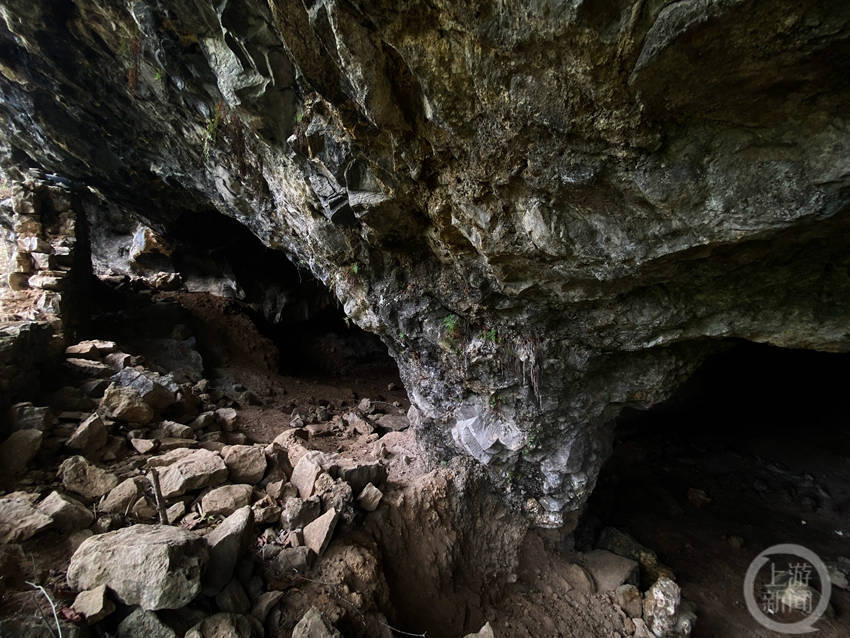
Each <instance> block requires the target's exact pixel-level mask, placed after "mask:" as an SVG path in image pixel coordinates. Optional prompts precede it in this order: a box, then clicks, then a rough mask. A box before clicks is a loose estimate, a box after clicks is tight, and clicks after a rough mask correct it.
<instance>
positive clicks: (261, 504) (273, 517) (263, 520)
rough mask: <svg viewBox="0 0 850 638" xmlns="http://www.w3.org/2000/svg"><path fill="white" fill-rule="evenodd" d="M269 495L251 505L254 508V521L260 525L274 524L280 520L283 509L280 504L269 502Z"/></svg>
mask: <svg viewBox="0 0 850 638" xmlns="http://www.w3.org/2000/svg"><path fill="white" fill-rule="evenodd" d="M270 500H271V499H269V498H268V497H266V498H264V499H262V500H260V501H257V502H256V503H254V504H253V505H252V506H251V509H252V510H254V522H256V523H257V524H258V525H274V524H275V523H278V522H280V515H281V513H282V510H281V508H280V507H279V506H277V505H274V504H273V503H271V502H269V501H270Z"/></svg>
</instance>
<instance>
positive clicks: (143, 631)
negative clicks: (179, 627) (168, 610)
mask: <svg viewBox="0 0 850 638" xmlns="http://www.w3.org/2000/svg"><path fill="white" fill-rule="evenodd" d="M118 638H178V636H177V633H176V632H175V631H174V630H173V629H172V628H171V627H169V626H168V625H166V624H165V623H164V622H162V621H161V620H160V619H159V616H157V615H156V613H155V612H152V611H147V610H145V609H142V608H140V607H137V608H136V609H134V610H133V611H132V612H131V613H130V615H129V616H127V617H126V618H124V620H122V621H121V623H120V624H119V625H118Z"/></svg>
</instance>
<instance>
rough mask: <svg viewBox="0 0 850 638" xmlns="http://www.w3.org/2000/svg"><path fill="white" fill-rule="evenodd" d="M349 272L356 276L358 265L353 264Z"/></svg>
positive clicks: (358, 270) (358, 269)
mask: <svg viewBox="0 0 850 638" xmlns="http://www.w3.org/2000/svg"><path fill="white" fill-rule="evenodd" d="M351 272H352V273H354V274H355V275H356V274H358V273H359V272H360V264H357V263H355V264H354V265H353V266H352V267H351Z"/></svg>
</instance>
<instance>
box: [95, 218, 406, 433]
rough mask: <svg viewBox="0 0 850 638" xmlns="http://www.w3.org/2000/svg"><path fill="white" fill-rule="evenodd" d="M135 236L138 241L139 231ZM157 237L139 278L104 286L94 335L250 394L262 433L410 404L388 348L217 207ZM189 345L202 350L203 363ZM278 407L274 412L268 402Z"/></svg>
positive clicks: (163, 367) (139, 265)
mask: <svg viewBox="0 0 850 638" xmlns="http://www.w3.org/2000/svg"><path fill="white" fill-rule="evenodd" d="M131 232H134V233H135V235H134V240H133V241H135V242H138V241H139V240H138V239H137V238H138V237H139V235H140V231H138V230H135V231H131ZM152 232H153V231H152ZM156 233H157V240H156V241H157V242H160V243H161V245H162V246H163V247H162V248H160V247H159V246H158V245H154V244H153V241H151V242H149V243H150V244H151V245H153V246H154V248H155V249H156V250H154V249H151V251H150V253H151V254H147V253H145V252H143V253H142V254H141V255H140V256H136V257H135V258H134V261H133V263H132V264H131V273H130V274H131V275H134V276H135V277H136V279H133V277H131V278H130V281H129V283H128V282H127V278H126V277H124V278H120V277H119V278H117V279H118V280H119V281H120V282H121V283H118V284H117V285H116V284H115V282H111V283H110V282H108V281H107V283H106V284H104V285H102V286H100V287H99V298H98V300H97V303H96V304H95V305H96V309H95V310H94V311H93V315H94V317H93V321H92V325H91V326H90V327H89V329H88V330H87V333H88V334H87V336H88V337H90V338H99V339H112V340H115V341H117V342H119V343H121V344H124V345H126V347H127V348H128V349H129V351H130V352H133V353H134V354H140V355H142V356H143V357H144V359H145V363H146V365H150V367H151V368H153V369H155V370H158V371H161V372H171V373H175V375H176V376H175V378H177V380H178V382H184V381H189V382H192V383H195V382H196V381H197V379H198V378H199V377H200V376H203V377H204V378H206V379H208V380H209V381H210V382H211V383H212V387H214V388H216V389H217V390H218V391H220V392H223V393H225V394H226V395H227V396H230V397H231V398H238V397H242V398H241V399H240V400H239V401H238V402H239V404H240V405H242V406H243V407H245V406H247V405H248V404H253V405H255V406H257V411H258V413H259V412H262V415H261V416H257V419H258V422H259V421H262V423H263V424H262V427H260V426H258V428H257V429H256V431H252V432H250V434H251V436H254V437H255V438H256V439H257V440H258V441H265V440H266V439H269V440H270V439H271V438H274V435H276V434H277V433H279V431H280V430H281V429H282V428H284V427H288V425H289V423H290V418H289V417H290V415H296V414H298V415H301V416H304V417H305V419H306V418H307V417H306V415H308V414H315V408H316V406H317V405H326V406H332V407H333V406H335V407H339V408H344V407H346V406H353V405H357V403H358V401H359V400H360V399H362V398H370V399H372V400H373V401H376V402H380V405H381V406H388V409H393V410H396V409H397V410H402V411H404V410H406V409H407V408H408V407H409V402H408V399H407V396H406V394H405V392H404V389H403V386H402V384H401V382H400V379H399V373H398V368H397V366H396V364H395V362H394V361H393V359H392V358H391V357H390V356H389V353H388V351H387V348H386V346H385V345H384V344H383V342H382V341H381V340H380V339H379V338H378V337H377V336H375V335H373V334H370V333H367V332H365V331H364V330H362V329H360V328H359V327H357V326H356V325H355V324H353V323H352V322H350V321H348V320H346V317H345V314H344V312H343V309H342V305H341V304H340V303H339V302H338V300H337V299H336V298H335V297H334V296H333V295H332V294H331V293H330V291H329V290H328V289H327V288H326V287H325V286H324V285H323V284H322V283H321V282H320V281H318V280H317V279H316V278H315V277H314V276H313V275H312V274H311V273H310V272H309V271H308V270H307V269H306V268H305V267H298V266H296V265H295V264H293V263H292V262H291V261H290V260H289V259H288V258H287V257H286V255H285V254H284V253H283V252H280V251H276V250H271V249H269V248H267V247H266V246H264V245H263V244H262V242H260V240H259V239H258V238H257V237H256V236H255V235H253V234H252V233H251V232H250V231H249V230H248V229H247V228H246V227H245V226H243V225H242V224H240V223H239V222H237V221H235V220H233V219H231V218H229V217H226V216H224V215H221V214H220V213H217V212H214V211H204V212H202V213H197V212H184V213H182V214H180V215H179V216H178V217H177V218H176V220H175V221H173V222H171V223H167V224H164V225H163V226H162V227H160V228H158V230H157V231H156ZM122 241H123V243H124V244H127V243H128V241H127V240H122ZM163 275H167V276H169V277H174V276H177V277H178V281H179V284H178V285H170V284H169V285H168V286H165V287H162V288H157V289H155V290H152V289H151V286H150V285H149V284H148V283H145V282H150V281H155V280H157V279H158V278H161V277H162V276H163ZM106 279H107V280H108V279H109V278H108V277H107V278H106ZM154 287H155V288H156V286H154ZM191 350H197V352H198V353H200V355H201V358H202V360H203V369H202V370H198V369H197V367H198V365H197V362H195V363H193V362H192V361H191V359H192V357H193V356H195V358H197V357H196V355H192V352H191ZM184 373H185V374H184ZM246 388H247V389H248V390H249V391H250V393H249V394H248V395H244V392H245V389H246ZM246 397H247V398H246ZM395 404H397V405H395ZM270 405H274V406H275V407H276V411H275V410H267V409H262V408H263V407H266V408H267V407H269V406H270Z"/></svg>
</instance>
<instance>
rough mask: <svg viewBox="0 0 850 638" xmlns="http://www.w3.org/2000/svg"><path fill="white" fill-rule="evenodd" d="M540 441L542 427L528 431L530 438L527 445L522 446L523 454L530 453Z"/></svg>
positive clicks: (527, 439) (526, 439)
mask: <svg viewBox="0 0 850 638" xmlns="http://www.w3.org/2000/svg"><path fill="white" fill-rule="evenodd" d="M539 439H540V427H539V426H534V427H532V428H531V430H529V431H528V436H527V437H526V438H525V445H523V446H522V451H523V452H530V451H531V450H533V449H534V447H535V446H536V445H537V441H538V440H539Z"/></svg>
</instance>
